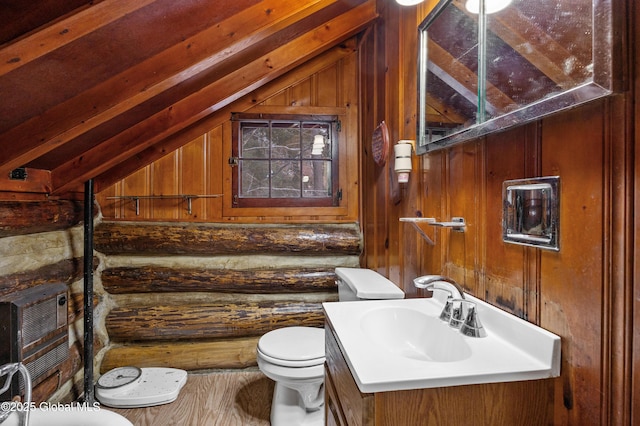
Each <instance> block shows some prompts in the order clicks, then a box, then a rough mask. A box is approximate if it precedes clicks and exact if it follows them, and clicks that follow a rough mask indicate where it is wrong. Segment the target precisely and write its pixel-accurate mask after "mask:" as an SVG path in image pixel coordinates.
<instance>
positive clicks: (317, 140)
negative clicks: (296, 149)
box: [311, 135, 324, 155]
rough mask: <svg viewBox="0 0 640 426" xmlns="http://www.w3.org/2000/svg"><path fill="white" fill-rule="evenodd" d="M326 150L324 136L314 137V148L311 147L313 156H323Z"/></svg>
mask: <svg viewBox="0 0 640 426" xmlns="http://www.w3.org/2000/svg"><path fill="white" fill-rule="evenodd" d="M323 150H324V136H322V135H315V136H314V137H313V146H312V147H311V155H322V151H323Z"/></svg>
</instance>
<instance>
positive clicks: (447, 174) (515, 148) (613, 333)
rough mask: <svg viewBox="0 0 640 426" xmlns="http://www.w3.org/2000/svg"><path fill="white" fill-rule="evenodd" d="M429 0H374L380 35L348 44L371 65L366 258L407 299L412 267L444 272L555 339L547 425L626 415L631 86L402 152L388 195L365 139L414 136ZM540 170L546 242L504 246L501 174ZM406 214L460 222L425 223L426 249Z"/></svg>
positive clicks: (367, 78) (366, 117)
mask: <svg viewBox="0 0 640 426" xmlns="http://www.w3.org/2000/svg"><path fill="white" fill-rule="evenodd" d="M434 3H435V2H426V3H423V4H422V5H420V6H418V7H417V8H400V7H398V6H397V5H395V3H394V2H386V1H379V2H378V8H379V13H380V14H381V16H382V17H383V19H381V22H380V23H378V24H377V25H378V29H379V28H380V27H382V26H384V30H378V31H371V32H370V33H369V34H368V35H367V36H366V37H365V39H364V40H363V42H362V49H361V51H360V61H361V65H362V66H363V69H365V68H364V67H365V66H369V67H370V66H371V64H373V63H375V65H376V67H375V70H374V71H372V72H370V73H363V74H362V76H361V83H360V84H361V86H362V88H363V93H364V94H365V95H364V96H365V98H364V99H363V114H362V118H361V125H362V134H363V154H362V155H363V165H362V169H363V173H364V175H363V182H364V183H365V186H364V188H363V189H364V191H363V192H364V195H363V224H364V226H363V229H364V238H365V253H364V260H365V263H366V266H368V267H370V268H372V269H376V270H379V271H381V272H383V273H387V274H388V275H389V276H390V278H391V279H392V280H394V281H396V282H400V283H401V284H402V286H403V287H404V289H405V291H406V292H407V294H408V295H410V296H423V294H422V293H420V292H417V291H416V290H415V289H414V288H413V285H412V283H411V279H412V278H414V277H415V276H418V275H420V274H427V273H441V274H444V275H447V276H451V277H452V278H454V279H456V280H457V281H458V282H460V283H461V284H463V285H464V287H465V289H466V290H467V291H468V292H469V293H472V294H474V295H475V296H478V297H480V298H482V299H485V300H487V301H488V302H490V303H492V304H494V305H496V306H498V307H500V308H502V309H505V310H507V311H510V312H512V313H514V314H515V315H518V316H520V317H522V318H525V319H527V320H529V321H531V322H533V323H535V324H539V325H540V326H542V327H544V328H546V329H548V330H550V331H552V332H554V333H556V334H558V335H560V336H561V338H562V374H561V377H560V378H558V379H557V380H556V386H555V396H554V399H555V412H554V424H558V425H592V424H602V425H609V424H610V425H622V424H633V418H632V416H633V411H632V410H633V407H634V406H635V404H633V401H634V400H637V396H636V395H635V394H632V391H633V389H632V374H631V371H632V364H631V363H632V361H635V360H634V359H633V357H634V354H635V353H636V352H637V351H635V352H634V351H633V347H634V344H633V342H632V339H631V336H632V335H633V334H634V332H633V330H634V328H633V324H632V322H631V320H630V318H631V316H632V302H633V300H634V299H633V283H634V281H633V273H632V272H633V271H634V269H633V268H635V271H636V274H637V268H638V266H637V262H636V261H635V243H634V241H635V240H634V239H633V237H634V235H633V232H635V233H636V235H637V225H635V224H634V213H633V208H632V206H631V201H630V200H633V199H635V200H636V205H637V199H638V197H637V196H636V195H635V192H634V185H633V176H634V173H635V179H636V182H637V181H638V179H637V175H638V172H637V171H634V170H635V169H634V168H633V155H634V149H633V147H634V145H635V142H634V138H633V131H634V115H633V110H632V105H633V102H632V99H633V93H632V92H631V91H627V92H624V93H620V94H616V95H614V96H611V97H609V98H607V99H604V100H598V101H594V102H590V103H588V104H586V105H584V106H581V107H578V108H575V109H572V110H569V111H566V112H562V113H559V114H555V115H553V116H550V117H548V118H545V119H543V120H540V121H537V122H534V123H530V124H527V125H524V126H520V127H517V128H514V129H511V130H508V131H505V132H502V133H497V134H493V135H489V136H486V137H483V138H481V139H478V140H473V141H469V142H467V143H464V144H461V145H457V146H454V147H451V148H448V149H445V150H442V151H437V152H434V153H430V154H427V155H425V156H422V157H420V158H415V159H414V171H413V172H412V174H411V177H410V182H409V183H408V184H404V185H402V186H401V188H400V189H399V191H398V192H399V197H398V196H397V194H394V193H393V185H394V182H393V178H390V174H389V169H390V168H392V167H393V165H392V164H387V165H386V166H385V167H383V168H381V167H378V166H376V165H375V164H374V163H373V160H372V159H371V158H370V155H368V151H367V144H368V143H369V142H368V141H369V140H370V136H371V131H372V130H373V129H374V128H375V126H376V125H377V124H378V123H379V122H380V121H382V120H385V122H386V123H387V124H388V125H389V128H390V133H391V134H392V138H391V139H392V143H395V141H397V140H398V139H414V138H415V124H416V121H415V120H416V107H415V106H416V101H415V98H414V94H415V93H416V89H415V88H416V82H415V80H416V67H415V52H417V47H416V36H417V31H416V27H417V24H418V23H419V22H420V21H421V20H422V19H423V18H424V17H425V16H426V15H427V13H428V11H429V10H430V9H431V7H432V6H433V4H434ZM636 21H638V18H637V17H636ZM636 38H637V37H636ZM633 57H634V56H632V58H633ZM367 69H371V68H367ZM382 79H384V90H383V89H382V86H381V84H380V82H381V80H382ZM636 79H637V77H636ZM636 116H637V113H636ZM636 157H637V151H636ZM551 175H559V176H560V180H561V190H560V198H561V200H560V203H561V211H560V227H561V236H560V246H561V249H560V251H559V252H553V251H546V250H541V249H536V248H529V247H523V246H518V245H512V244H507V243H504V242H503V241H502V228H501V227H502V224H501V220H502V183H503V181H504V180H507V179H518V178H528V177H536V176H551ZM634 197H635V198H634ZM418 215H422V216H425V217H436V218H438V219H440V220H449V219H450V218H451V217H452V216H462V217H464V218H465V219H466V221H467V228H466V231H465V232H464V233H455V232H451V231H450V230H447V229H439V228H438V229H433V228H429V227H425V231H426V233H427V234H429V235H430V236H431V237H432V239H433V241H435V245H429V244H427V243H426V242H424V241H423V240H422V239H421V238H420V237H419V236H418V235H417V232H415V230H414V229H413V228H412V227H411V226H408V225H407V224H403V223H400V222H399V220H398V219H399V217H402V216H418ZM634 227H635V228H634ZM633 229H635V231H633ZM636 287H637V286H636ZM636 294H637V290H636ZM636 317H637V315H636ZM636 322H637V320H636ZM635 334H636V336H637V332H636V333H635ZM635 346H637V343H636V344H635ZM635 357H636V358H637V355H636V356H635ZM635 364H637V363H635ZM634 366H635V365H634ZM633 371H634V373H635V371H636V370H635V369H634V370H633ZM635 375H637V373H636V374H635ZM637 382H638V380H636V385H635V386H636V387H637V386H638V385H637ZM523 397H526V396H523ZM634 397H635V398H634ZM636 416H637V415H636ZM636 421H637V419H636Z"/></svg>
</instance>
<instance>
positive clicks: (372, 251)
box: [358, 31, 378, 269]
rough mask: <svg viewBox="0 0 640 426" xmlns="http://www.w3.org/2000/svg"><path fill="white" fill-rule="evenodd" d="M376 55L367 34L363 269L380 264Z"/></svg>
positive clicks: (362, 82) (361, 61) (362, 79)
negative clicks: (373, 137) (373, 143)
mask: <svg viewBox="0 0 640 426" xmlns="http://www.w3.org/2000/svg"><path fill="white" fill-rule="evenodd" d="M374 51H375V44H374V39H373V31H368V32H366V33H365V34H364V36H363V39H362V41H361V44H360V49H358V66H359V69H360V73H359V82H358V86H359V88H360V105H361V114H360V139H361V146H360V148H361V156H360V159H361V165H360V167H361V173H360V175H361V176H362V177H361V180H362V182H363V183H364V182H366V183H367V187H366V188H365V187H363V188H362V190H361V197H362V199H361V206H362V208H361V209H360V222H361V223H362V229H363V231H364V251H363V266H366V267H368V268H372V269H373V268H375V267H377V263H376V262H375V260H376V247H377V245H376V240H377V237H378V235H377V234H376V229H375V227H374V224H375V215H376V214H377V206H376V203H375V202H376V199H375V196H374V194H375V185H376V182H375V179H374V176H373V171H374V162H373V158H372V155H371V147H370V145H369V141H370V140H371V135H372V134H373V128H374V126H375V125H376V124H374V122H375V117H374V116H373V110H374V99H375V96H374V95H373V94H374V81H373V72H374V69H375V68H374V63H375V61H374ZM365 212H366V214H365Z"/></svg>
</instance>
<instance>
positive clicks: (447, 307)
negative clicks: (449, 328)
mask: <svg viewBox="0 0 640 426" xmlns="http://www.w3.org/2000/svg"><path fill="white" fill-rule="evenodd" d="M452 309H453V297H452V296H451V293H449V296H448V297H447V300H446V302H444V308H442V312H440V319H441V320H442V321H445V322H449V321H450V320H451V310H452Z"/></svg>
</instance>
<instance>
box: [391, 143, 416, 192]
mask: <svg viewBox="0 0 640 426" xmlns="http://www.w3.org/2000/svg"><path fill="white" fill-rule="evenodd" d="M413 144H414V141H411V140H399V141H398V143H397V144H395V146H394V147H393V154H394V160H395V161H394V166H393V170H394V171H395V172H396V173H397V174H398V182H399V183H407V182H409V173H410V172H411V153H412V152H413Z"/></svg>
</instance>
